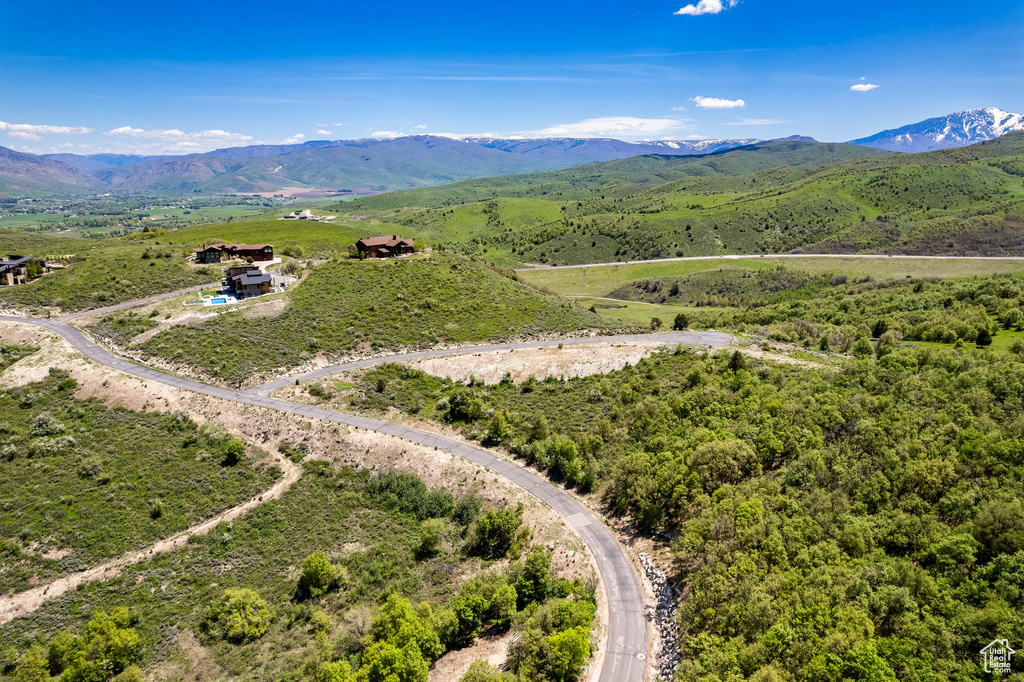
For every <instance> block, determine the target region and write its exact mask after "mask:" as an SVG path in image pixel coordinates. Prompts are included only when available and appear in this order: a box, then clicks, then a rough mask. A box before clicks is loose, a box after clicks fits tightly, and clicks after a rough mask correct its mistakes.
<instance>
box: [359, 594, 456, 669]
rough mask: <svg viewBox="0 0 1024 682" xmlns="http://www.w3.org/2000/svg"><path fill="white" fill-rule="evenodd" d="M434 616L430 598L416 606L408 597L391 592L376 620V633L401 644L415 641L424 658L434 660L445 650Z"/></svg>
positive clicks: (374, 622) (382, 638) (381, 638)
mask: <svg viewBox="0 0 1024 682" xmlns="http://www.w3.org/2000/svg"><path fill="white" fill-rule="evenodd" d="M432 616H433V613H432V610H431V608H430V605H429V604H427V603H426V602H424V603H423V604H421V605H420V607H419V608H418V609H417V610H414V609H413V608H412V604H411V603H410V602H409V600H408V599H405V598H404V597H399V596H398V595H396V594H391V595H390V596H389V597H388V598H387V601H385V602H384V604H383V605H381V607H380V613H379V614H378V616H377V618H376V619H374V621H373V634H374V637H375V638H376V639H378V640H387V641H389V642H391V643H392V644H393V645H395V646H396V647H399V648H401V647H404V646H405V645H406V644H408V643H410V642H411V643H413V644H414V645H415V646H416V648H417V649H418V650H419V652H420V654H422V656H423V658H424V659H427V660H430V661H432V660H434V659H436V658H437V657H438V656H440V655H441V654H442V653H444V647H442V646H441V641H440V638H439V637H438V635H437V632H436V631H435V630H434V626H433V618H432Z"/></svg>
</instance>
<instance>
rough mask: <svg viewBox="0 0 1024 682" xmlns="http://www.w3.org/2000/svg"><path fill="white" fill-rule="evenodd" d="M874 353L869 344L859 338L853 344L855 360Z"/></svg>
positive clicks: (862, 338)
mask: <svg viewBox="0 0 1024 682" xmlns="http://www.w3.org/2000/svg"><path fill="white" fill-rule="evenodd" d="M873 352H874V349H873V348H871V342H870V341H868V340H867V339H865V338H864V337H861V338H859V339H857V341H856V343H854V344H853V356H854V357H856V358H866V357H868V356H869V355H871V354H872V353H873Z"/></svg>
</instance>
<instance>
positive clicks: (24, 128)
mask: <svg viewBox="0 0 1024 682" xmlns="http://www.w3.org/2000/svg"><path fill="white" fill-rule="evenodd" d="M0 130H4V131H6V132H7V134H8V135H12V136H13V137H21V138H22V139H25V140H38V139H39V138H38V137H23V136H21V135H15V133H27V134H30V135H85V134H86V133H91V132H92V128H81V127H73V126H48V125H33V124H30V123H7V122H6V121H0Z"/></svg>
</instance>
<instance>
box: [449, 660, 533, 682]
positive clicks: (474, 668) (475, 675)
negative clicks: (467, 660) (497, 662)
mask: <svg viewBox="0 0 1024 682" xmlns="http://www.w3.org/2000/svg"><path fill="white" fill-rule="evenodd" d="M459 682H519V678H518V677H516V676H515V675H514V674H512V673H503V672H501V671H500V670H498V669H497V668H495V667H494V666H493V665H491V664H490V663H488V662H487V661H473V663H472V665H470V666H469V670H467V671H466V674H465V675H463V676H462V677H461V678H460V679H459Z"/></svg>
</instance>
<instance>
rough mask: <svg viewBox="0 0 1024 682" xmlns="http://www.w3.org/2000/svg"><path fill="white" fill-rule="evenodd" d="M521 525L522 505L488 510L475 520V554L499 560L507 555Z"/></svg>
mask: <svg viewBox="0 0 1024 682" xmlns="http://www.w3.org/2000/svg"><path fill="white" fill-rule="evenodd" d="M522 523H523V505H522V503H520V504H519V506H518V507H517V508H516V509H512V508H511V507H508V508H505V509H489V510H488V511H487V513H485V514H484V515H483V516H481V517H480V518H479V519H477V522H476V537H475V542H474V543H473V546H474V548H475V549H476V551H477V552H479V553H480V554H482V555H483V556H486V557H491V558H499V557H503V556H505V555H506V554H508V551H509V550H510V549H511V548H512V544H513V542H515V539H516V531H518V530H519V526H520V525H522Z"/></svg>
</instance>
